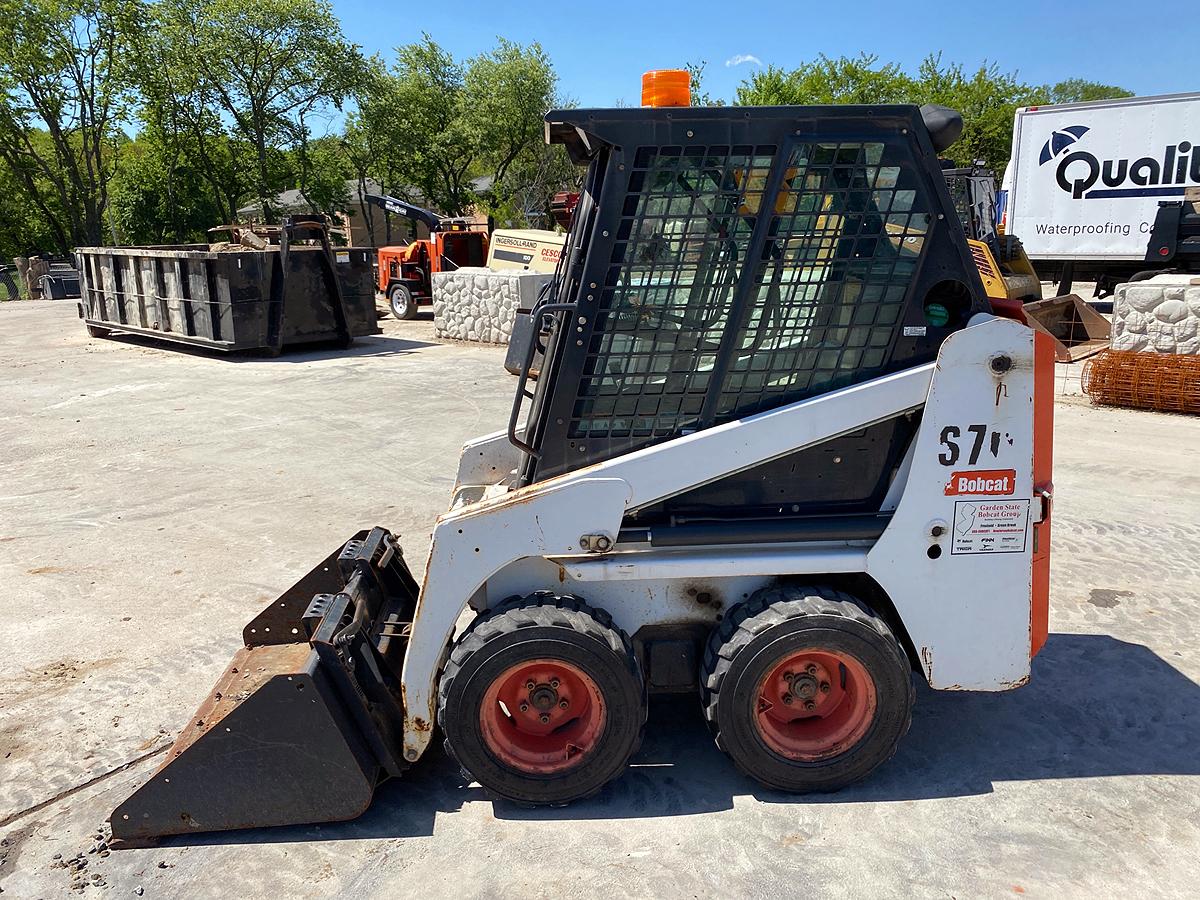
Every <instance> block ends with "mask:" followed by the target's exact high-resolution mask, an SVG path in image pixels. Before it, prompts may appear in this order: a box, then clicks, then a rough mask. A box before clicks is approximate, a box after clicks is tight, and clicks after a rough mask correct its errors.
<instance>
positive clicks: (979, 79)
mask: <svg viewBox="0 0 1200 900" xmlns="http://www.w3.org/2000/svg"><path fill="white" fill-rule="evenodd" d="M909 99H910V100H911V102H913V103H937V104H940V105H942V106H949V107H950V108H952V109H955V110H958V112H960V113H961V114H962V117H963V133H962V136H961V137H960V138H959V139H958V141H957V142H955V144H954V145H953V146H952V147H951V148H950V150H949V151H948V152H949V154H950V155H951V156H952V157H953V158H955V159H956V160H957V161H958V162H960V163H964V164H966V163H973V162H975V161H976V160H982V161H983V162H984V164H986V165H987V166H989V167H991V168H992V169H994V170H995V171H997V172H1000V171H1002V170H1003V168H1004V166H1005V165H1007V164H1008V157H1009V153H1010V151H1011V147H1012V130H1013V115H1014V114H1015V112H1016V110H1017V107H1018V106H1026V105H1030V104H1035V103H1041V102H1045V101H1044V99H1043V96H1042V92H1041V89H1039V88H1036V87H1031V86H1029V85H1027V84H1024V83H1022V82H1021V81H1019V80H1018V79H1017V77H1016V74H1015V73H1005V72H1001V71H1000V69H999V67H998V66H996V65H995V64H989V63H986V62H985V63H983V64H982V65H980V66H979V68H977V69H975V70H974V71H973V72H971V73H970V74H968V73H967V72H966V71H965V70H964V69H963V67H962V66H961V65H960V64H958V63H949V64H943V63H942V60H941V56H940V55H930V56H928V57H926V58H925V60H924V61H922V63H921V65H920V67H919V68H918V70H917V78H916V82H915V84H914V88H913V93H912V95H911V97H910V98H909Z"/></svg>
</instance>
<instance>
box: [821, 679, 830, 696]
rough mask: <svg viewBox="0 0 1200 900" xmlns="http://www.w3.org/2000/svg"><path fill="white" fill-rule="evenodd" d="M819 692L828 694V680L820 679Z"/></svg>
mask: <svg viewBox="0 0 1200 900" xmlns="http://www.w3.org/2000/svg"><path fill="white" fill-rule="evenodd" d="M821 693H822V694H828V693H829V682H828V681H822V682H821Z"/></svg>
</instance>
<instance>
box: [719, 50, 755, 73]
mask: <svg viewBox="0 0 1200 900" xmlns="http://www.w3.org/2000/svg"><path fill="white" fill-rule="evenodd" d="M742 63H754V65H756V66H761V65H762V60H761V59H759V58H758V57H757V56H754V55H753V54H751V53H739V54H737V55H736V56H731V57H729V59H727V60H725V68H727V69H732V68H733V67H734V66H740V65H741V64H742Z"/></svg>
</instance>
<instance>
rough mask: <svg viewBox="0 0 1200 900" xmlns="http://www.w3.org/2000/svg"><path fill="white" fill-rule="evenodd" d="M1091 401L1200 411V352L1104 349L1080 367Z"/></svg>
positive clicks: (1116, 404) (1167, 409) (1192, 411)
mask: <svg viewBox="0 0 1200 900" xmlns="http://www.w3.org/2000/svg"><path fill="white" fill-rule="evenodd" d="M1083 390H1084V392H1085V393H1086V394H1087V395H1088V396H1089V397H1091V398H1092V401H1093V402H1094V403H1103V404H1106V405H1108V406H1134V407H1137V408H1139V409H1158V410H1164V411H1168V412H1185V413H1197V414H1200V356H1185V355H1183V354H1178V353H1164V354H1159V353H1138V352H1135V351H1132V350H1103V351H1101V352H1100V353H1099V354H1097V355H1096V356H1093V357H1092V358H1091V359H1089V360H1088V361H1087V362H1086V363H1085V364H1084V367H1083Z"/></svg>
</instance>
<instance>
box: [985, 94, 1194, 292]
mask: <svg viewBox="0 0 1200 900" xmlns="http://www.w3.org/2000/svg"><path fill="white" fill-rule="evenodd" d="M1197 185H1200V93H1189V94H1167V95H1163V96H1157V97H1131V98H1128V99H1124V100H1101V101H1095V102H1091V103H1064V104H1060V105H1057V106H1028V107H1022V108H1020V109H1018V110H1017V112H1016V121H1015V123H1014V127H1013V143H1012V160H1011V161H1010V162H1009V165H1008V169H1007V170H1006V172H1005V174H1004V184H1003V190H1002V191H1001V198H1000V204H1001V208H1002V218H1001V225H1002V227H1003V229H1004V230H1005V232H1006V233H1008V234H1014V235H1016V236H1017V237H1019V238H1020V239H1021V242H1022V243H1023V244H1024V246H1025V251H1026V253H1028V254H1029V258H1030V260H1031V261H1032V262H1033V264H1034V266H1035V268H1036V269H1037V270H1038V272H1039V274H1041V275H1042V277H1043V278H1044V279H1045V278H1054V279H1058V280H1060V281H1061V282H1062V284H1060V290H1059V293H1060V294H1062V293H1069V292H1070V284H1069V282H1070V281H1071V280H1072V279H1074V280H1078V281H1095V282H1096V293H1097V295H1098V296H1103V295H1105V294H1107V293H1109V292H1111V290H1112V289H1113V287H1114V286H1115V285H1116V284H1118V283H1120V282H1122V281H1127V280H1129V278H1130V277H1131V276H1133V275H1134V274H1136V273H1137V272H1139V271H1143V270H1147V269H1152V268H1153V265H1152V264H1151V263H1148V262H1147V261H1146V246H1147V242H1148V241H1149V238H1150V230H1151V228H1152V227H1153V224H1154V218H1155V215H1156V214H1157V212H1158V204H1159V202H1160V201H1165V200H1182V199H1183V197H1184V191H1185V189H1187V188H1188V187H1196V186H1197Z"/></svg>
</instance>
